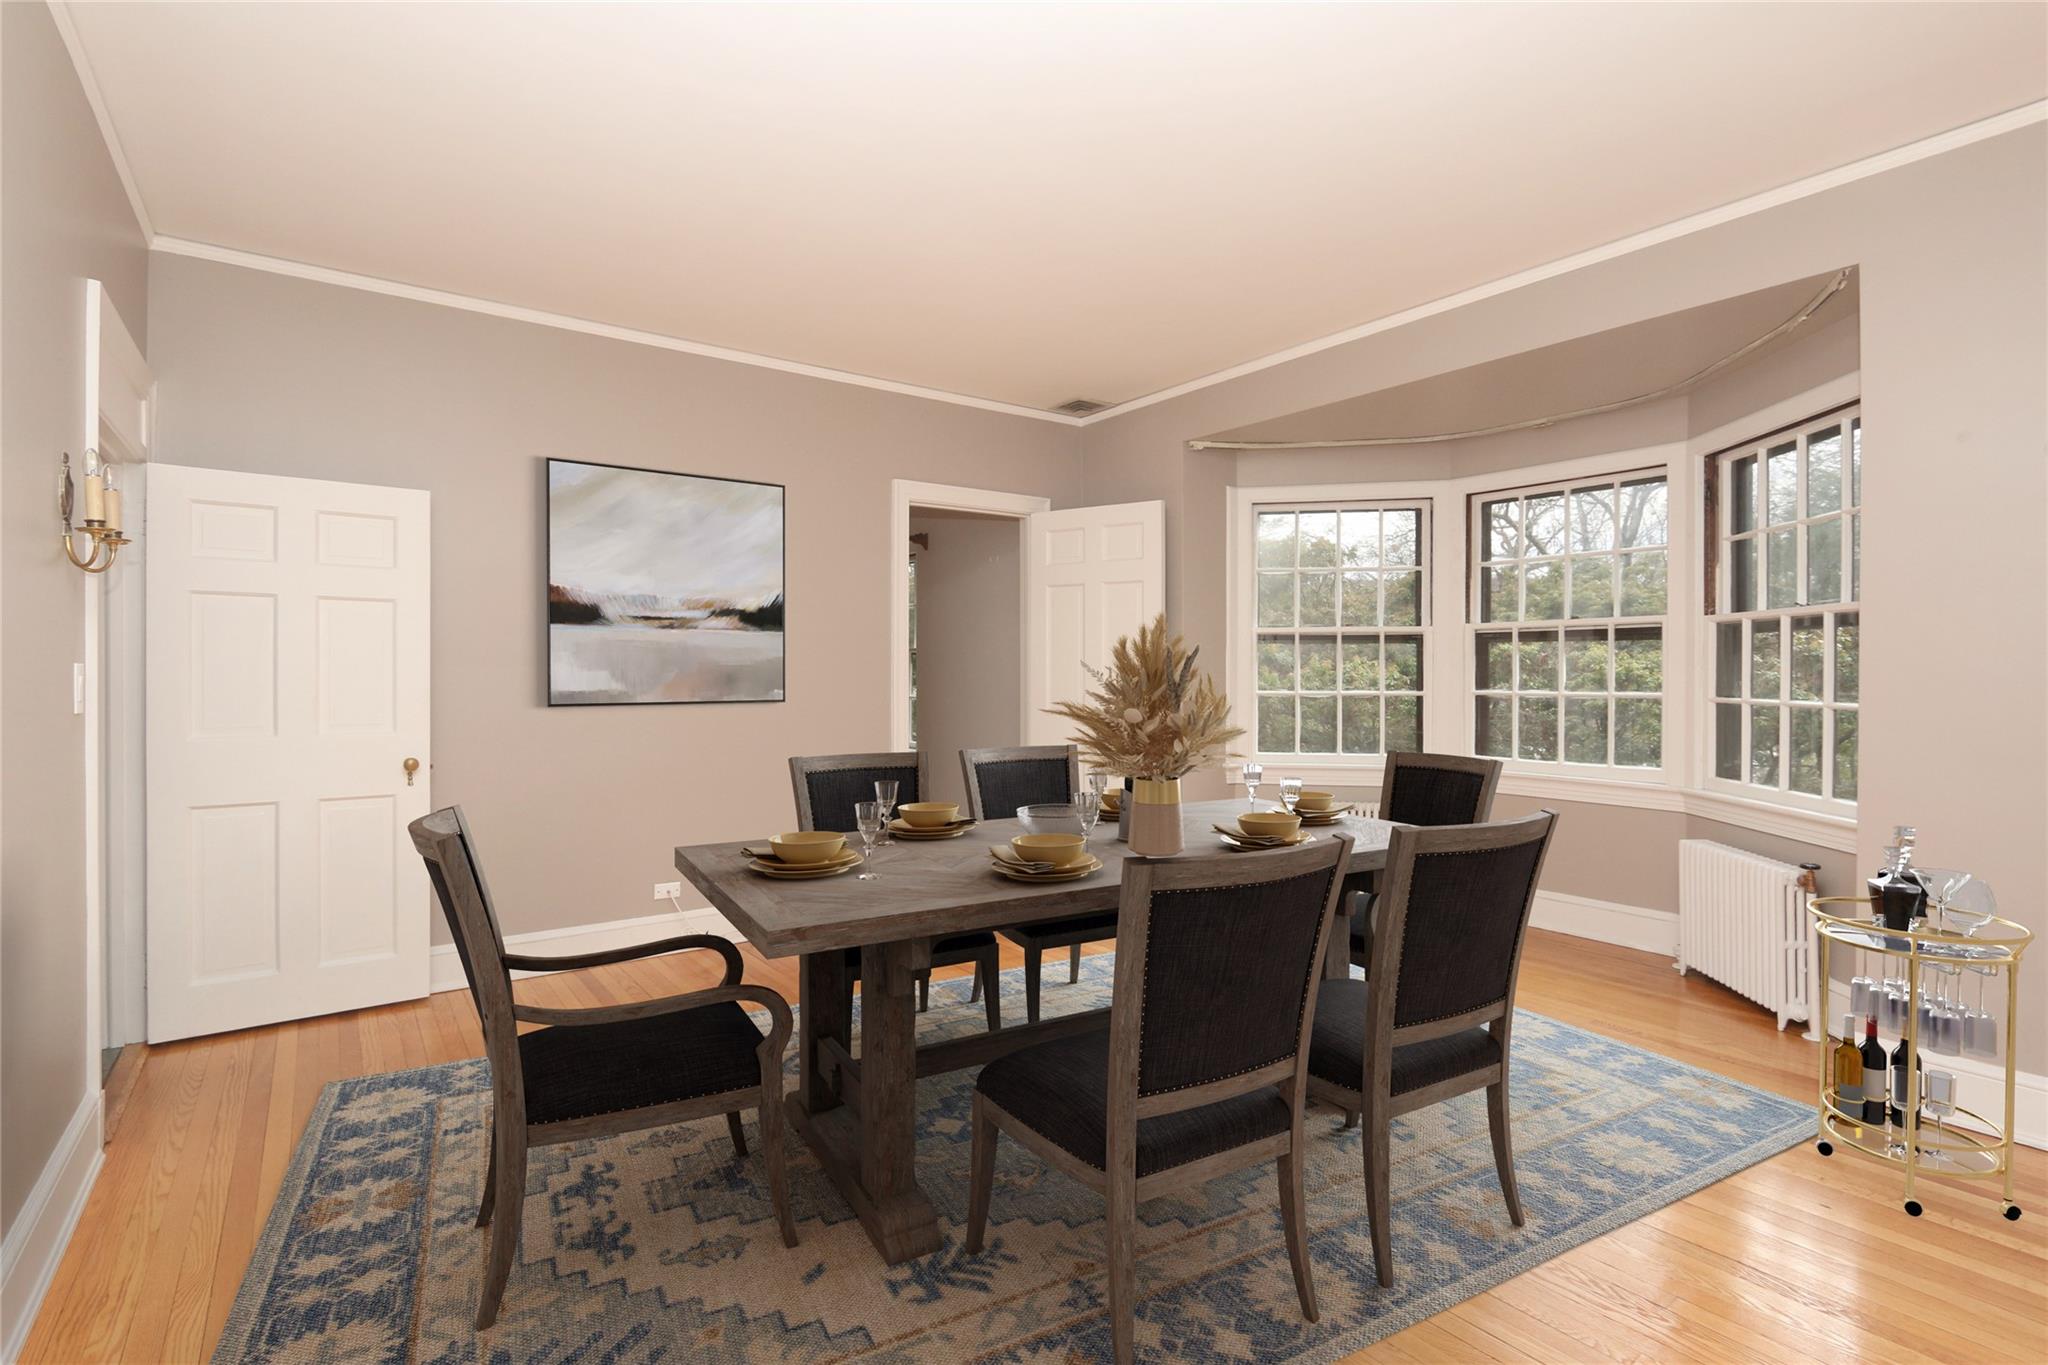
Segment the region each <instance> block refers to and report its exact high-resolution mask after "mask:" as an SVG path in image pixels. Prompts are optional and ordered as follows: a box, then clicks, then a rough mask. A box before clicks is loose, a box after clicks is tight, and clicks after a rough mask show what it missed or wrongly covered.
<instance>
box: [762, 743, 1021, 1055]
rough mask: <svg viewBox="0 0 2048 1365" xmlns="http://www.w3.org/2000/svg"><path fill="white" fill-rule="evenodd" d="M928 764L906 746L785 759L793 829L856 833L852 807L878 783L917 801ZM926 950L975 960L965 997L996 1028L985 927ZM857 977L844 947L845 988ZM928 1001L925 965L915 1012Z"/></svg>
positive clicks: (927, 780)
mask: <svg viewBox="0 0 2048 1365" xmlns="http://www.w3.org/2000/svg"><path fill="white" fill-rule="evenodd" d="M927 765H928V759H927V757H926V755H925V754H924V753H922V752H913V751H910V750H903V751H900V752H896V753H883V754H824V755H809V756H803V757H797V758H792V759H790V760H789V778H790V784H791V785H792V786H794V787H795V788H796V827H797V828H798V829H805V830H809V829H829V830H835V831H837V832H839V833H841V834H852V833H855V832H856V831H857V830H858V828H859V822H858V821H857V820H855V819H854V814H853V808H854V806H855V805H857V804H858V803H860V802H862V801H872V800H874V799H875V783H876V782H877V781H881V780H886V779H893V780H894V781H895V783H896V802H897V804H898V805H906V804H908V803H910V802H912V801H922V800H923V799H924V795H923V794H924V793H925V792H928V791H930V790H931V786H932V784H931V773H930V771H929V769H928V766H927ZM931 954H932V966H933V967H957V966H960V965H962V964H963V963H969V962H971V963H973V964H974V980H973V982H972V983H971V984H970V985H969V987H968V991H967V999H968V1000H969V1001H970V1002H973V1001H976V1000H981V1001H983V1002H984V1004H983V1009H984V1010H985V1011H986V1013H987V1017H988V1027H989V1032H991V1033H993V1032H995V1031H996V1030H997V1029H999V1028H1001V1027H1002V1026H1003V1010H1002V1003H1001V1002H1000V1001H999V1000H998V999H997V983H998V981H1000V980H1001V975H1002V955H1001V952H1000V950H998V949H997V947H996V936H995V935H994V934H992V933H990V932H989V931H987V930H986V929H983V930H979V931H977V932H975V933H971V934H950V935H948V936H946V937H944V938H938V939H933V940H932V946H931ZM859 979H860V949H858V948H848V949H847V950H846V981H847V987H848V989H849V990H851V989H852V984H853V983H854V982H855V981H858V980H859ZM931 1003H932V974H931V971H930V969H926V970H924V971H921V972H919V973H918V977H917V1008H918V1010H919V1011H920V1012H922V1011H924V1010H928V1009H930V1008H931Z"/></svg>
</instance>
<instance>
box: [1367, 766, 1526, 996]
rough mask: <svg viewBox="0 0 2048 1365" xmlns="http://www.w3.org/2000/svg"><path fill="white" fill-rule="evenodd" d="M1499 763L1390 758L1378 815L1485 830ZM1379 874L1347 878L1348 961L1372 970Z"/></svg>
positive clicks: (1382, 778)
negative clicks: (1374, 890)
mask: <svg viewBox="0 0 2048 1365" xmlns="http://www.w3.org/2000/svg"><path fill="white" fill-rule="evenodd" d="M1500 766H1501V765H1500V760H1499V759H1497V758H1472V757H1470V756H1468V755H1465V754H1404V753H1396V754H1388V755H1387V764H1386V767H1385V769H1384V770H1382V772H1381V774H1380V805H1379V816H1380V819H1382V820H1392V821H1394V822H1395V823H1397V824H1403V825H1423V826H1435V825H1483V824H1485V823H1486V822H1487V821H1488V820H1491V819H1492V818H1493V793H1494V789H1495V788H1496V787H1498V786H1499V785H1500ZM1377 876H1378V874H1377V873H1372V872H1358V873H1353V874H1352V875H1351V876H1350V877H1347V878H1346V879H1345V883H1344V894H1345V898H1346V904H1347V906H1348V908H1349V909H1350V911H1351V914H1350V919H1349V923H1350V925H1351V943H1350V950H1351V951H1350V959H1351V963H1352V965H1353V966H1356V967H1369V966H1371V965H1372V935H1373V913H1374V912H1373V887H1374V885H1375V879H1376V877H1377Z"/></svg>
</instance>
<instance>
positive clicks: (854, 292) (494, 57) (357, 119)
mask: <svg viewBox="0 0 2048 1365" xmlns="http://www.w3.org/2000/svg"><path fill="white" fill-rule="evenodd" d="M68 16H69V19H70V22H71V23H72V24H73V25H75V29H76V34H77V37H78V40H79V44H80V48H81V50H82V52H83V54H84V57H85V66H86V68H87V69H88V71H89V79H91V80H92V81H93V82H94V83H96V84H97V86H98V87H99V90H100V94H101V98H102V100H103V102H104V108H105V111H106V115H107V117H108V119H109V121H110V122H111V125H112V128H113V131H114V134H115V138H116V140H117V141H118V143H119V145H120V147H121V149H122V153H123V154H124V156H125V158H126V160H127V162H128V163H129V167H130V170H131V173H132V177H133V181H134V184H135V187H136V189H137V192H138V193H139V197H140V200H141V202H142V205H143V206H144V209H145V211H146V213H147V215H148V218H149V219H150V224H151V227H152V228H153V229H154V231H155V232H156V233H158V234H160V235H162V236H164V237H169V238H178V239H185V240H188V241H194V242H202V243H209V244H213V245H217V246H223V247H230V248H235V249H239V250H244V251H249V252H256V253H261V254H263V255H267V256H273V257H279V258H282V259H285V260H290V261H296V262H303V263H308V264H312V265H317V266H324V267H329V268H333V269H337V270H344V271H350V272H357V273H361V274H364V275H369V276H374V277H377V278H380V279H385V280H391V281H397V282H401V283H405V284H410V285H416V286H423V287H427V288H432V289H438V290H446V291H450V292H453V293H456V294H462V295H468V296H473V297H476V298H480V299H487V300H492V301H496V302H501V303H506V304H511V305H517V306H520V307H524V308H532V309H541V310H547V311H550V312H555V313H560V314H565V315H568V316H571V317H576V318H582V319H590V320H594V321H598V322H603V323H608V324H613V325H616V326H621V327H628V328H635V329H642V330H646V331H650V332H656V333H660V334H663V335H665V336H671V337H677V338H682V339H686V340H689V341H693V342H699V343H706V344H710V345H716V346H722V347H730V348H735V349H739V350H743V351H748V352H754V353H757V354H760V355H764V356H773V357H779V358H782V359H785V360H791V361H798V362H802V363H805V364H810V365H818V366H825V367H831V368H834V369H839V370H844V371H849V372H852V373H856V374H861V375H868V376H875V377H879V378H882V379H887V380H893V381H897V382H900V383H907V384H914V385H920V386H927V387H930V388H934V389H940V390H946V391H949V392H953V393H959V394H964V395H973V396H977V397H981V398H986V399H996V400H1002V401H1006V402H1010V403H1016V404H1022V405H1026V406H1030V407H1038V408H1045V407H1051V406H1054V405H1056V404H1058V403H1061V402H1063V401H1065V400H1067V399H1070V398H1076V397H1086V398H1093V399H1099V400H1105V401H1110V402H1117V401H1122V400H1126V399H1130V398H1134V397H1138V396H1140V395H1143V394H1147V393H1150V392H1154V391H1156V390H1158V389H1161V388H1163V387H1167V386H1170V385H1174V384H1178V383H1182V382H1185V381H1189V380H1192V379H1195V378H1198V377H1200V376H1202V375H1205V374H1209V373H1212V372H1214V371H1216V370H1219V369H1223V368H1226V367H1229V366H1233V365H1237V364H1240V363H1243V362H1246V361H1250V360H1253V359H1255V358H1257V357H1260V356H1263V355H1266V354H1269V353H1271V352H1274V351H1277V350H1281V349H1285V348H1287V347H1291V346H1295V345H1298V344H1301V343H1304V342H1307V341H1311V340H1313V339H1315V338H1318V337H1321V336H1325V335H1327V334H1329V333H1332V332H1336V331H1340V330H1342V329H1345V328H1348V327H1352V326H1356V325H1358V324H1361V323H1364V322H1368V321H1371V320H1373V319H1375V318H1379V317H1384V316H1386V315H1388V314H1391V313H1395V312H1399V311H1400V310H1402V309H1404V308H1409V307H1412V306H1415V305H1417V304H1421V303H1425V302H1428V301H1430V300H1433V299H1437V298H1441V297H1443V296H1445V295H1449V294H1453V293H1456V292H1458V291H1460V290H1462V289H1466V288H1470V287H1473V286H1475V285H1479V284H1483V283H1486V282H1488V281H1492V280H1497V279H1500V278H1502V277H1504V276H1508V275H1511V274H1513V273H1515V272H1517V271H1520V270H1523V269H1526V268H1528V267H1531V266H1535V265H1540V264H1543V263H1545V262H1548V261H1552V260H1556V259H1558V258H1561V257H1564V256H1568V255H1571V254H1572V253H1575V252H1578V251H1581V250H1584V249H1587V248H1590V247H1594V246H1597V245H1600V244H1603V243H1606V242H1611V241H1613V240H1615V239H1617V238H1621V237H1625V236H1628V235H1629V234H1632V233H1635V232H1638V231H1641V230H1644V229H1648V228H1651V227H1655V226H1657V225H1660V224H1663V223H1667V222H1671V221H1673V220H1675V219H1679V218H1682V217H1685V216H1686V215H1689V214H1692V213H1695V212H1699V211H1701V210H1705V209H1708V208H1712V207H1716V206H1718V205H1721V204H1725V203H1728V202H1730V201H1732V200H1736V199H1739V198H1742V197H1744V196H1747V195H1750V194H1753V193H1756V192H1759V191H1762V190H1766V189H1770V188H1773V187H1776V186H1779V185H1783V184H1786V183H1789V182H1792V181H1795V180H1798V179H1800V178H1802V177H1805V176H1808V175H1812V174H1815V173H1817V172H1821V171H1824V170H1827V169H1830V168H1833V167H1836V166H1840V165H1842V164H1844V163H1847V162H1850V161H1853V160H1856V159H1859V158H1862V157H1865V156H1869V155H1872V154H1874V153H1877V152H1880V151H1884V150H1887V149H1890V148H1893V147H1896V146H1900V145H1902V144H1905V143H1907V142H1911V141H1914V140H1916V139H1919V138H1922V137H1925V136H1928V135H1930V134H1934V133H1937V132H1941V131H1944V130H1947V129H1950V128H1954V127H1957V126H1960V125H1962V124H1966V123H1969V122H1972V121H1975V120H1977V119H1980V118H1984V117H1987V116H1989V115H1992V114H1996V113H1999V112H2002V111H2005V110H2009V109H2013V108H2016V107H2018V106H2021V105H2025V104H2028V103H2031V102H2033V101H2037V100H2040V99H2041V98H2042V97H2043V96H2044V95H2048V55H2044V54H2048V6H2042V5H2038V4H1982V5H1979V4H1941V5H1914V4H1903V5H1884V4H1839V5H1779V4H1755V5H1638V6H1622V7H1610V6H1558V7H1549V6H1504V7H1493V6H1456V5H1443V6H1438V5H1414V6H1410V5H1388V6H1323V7H1294V6H1287V7H1274V6H1256V5H1245V6H1227V7H1225V6H1191V5H1189V6H1059V5H1026V6H1016V7H1008V6H1002V7H983V6H954V7H882V6H866V5H862V6H853V5H847V6H834V7H796V6H791V7H780V6H730V7H728V6H688V7H685V6H674V7H670V6H609V5H371V4H251V5H214V4H85V5H72V6H69V7H68Z"/></svg>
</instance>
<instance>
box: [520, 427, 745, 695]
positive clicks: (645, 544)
mask: <svg viewBox="0 0 2048 1365" xmlns="http://www.w3.org/2000/svg"><path fill="white" fill-rule="evenodd" d="M547 498H548V544H547V562H548V705H550V706H619V705H644V704H653V703H675V702H730V701H781V700H782V699H783V687H784V679H785V662H784V654H783V628H782V627H783V570H784V555H783V530H784V518H783V489H782V485H781V484H775V483H753V482H750V481H748V480H745V479H715V478H708V477H705V476H702V475H697V474H673V473H668V472H666V471H664V470H658V469H633V468H629V467H626V466H623V465H608V464H586V463H584V462H582V461H579V460H549V461H548V462H547Z"/></svg>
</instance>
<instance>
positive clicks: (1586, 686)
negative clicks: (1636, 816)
mask: <svg viewBox="0 0 2048 1365" xmlns="http://www.w3.org/2000/svg"><path fill="white" fill-rule="evenodd" d="M1472 503H1473V506H1472V513H1471V516H1472V524H1471V529H1470V537H1471V547H1472V556H1471V558H1472V570H1473V571H1472V597H1473V601H1472V604H1471V605H1472V619H1473V621H1474V622H1475V624H1474V626H1473V631H1472V648H1473V665H1474V693H1475V695H1474V699H1473V740H1472V743H1473V752H1474V753H1479V754H1486V755H1490V756H1492V757H1496V758H1511V759H1518V760H1526V761H1531V762H1537V763H1546V764H1550V763H1555V764H1564V765H1576V766H1583V767H1589V768H1659V767H1661V766H1662V765H1663V761H1664V759H1663V749H1664V699H1663V692H1664V625H1665V616H1666V613H1667V611H1668V608H1669V596H1670V593H1669V587H1668V584H1669V578H1670V565H1669V563H1668V560H1669V556H1670V539H1671V524H1670V523H1671V517H1670V498H1669V488H1668V485H1667V481H1666V478H1665V475H1663V474H1662V473H1637V474H1622V475H1618V476H1614V477H1610V478H1599V479H1576V480H1571V481H1569V482H1564V483H1558V484H1553V485H1547V486H1542V487H1536V488H1530V489H1519V490H1515V491H1513V492H1503V493H1499V494H1486V495H1481V496H1478V497H1475V498H1474V499H1472Z"/></svg>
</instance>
